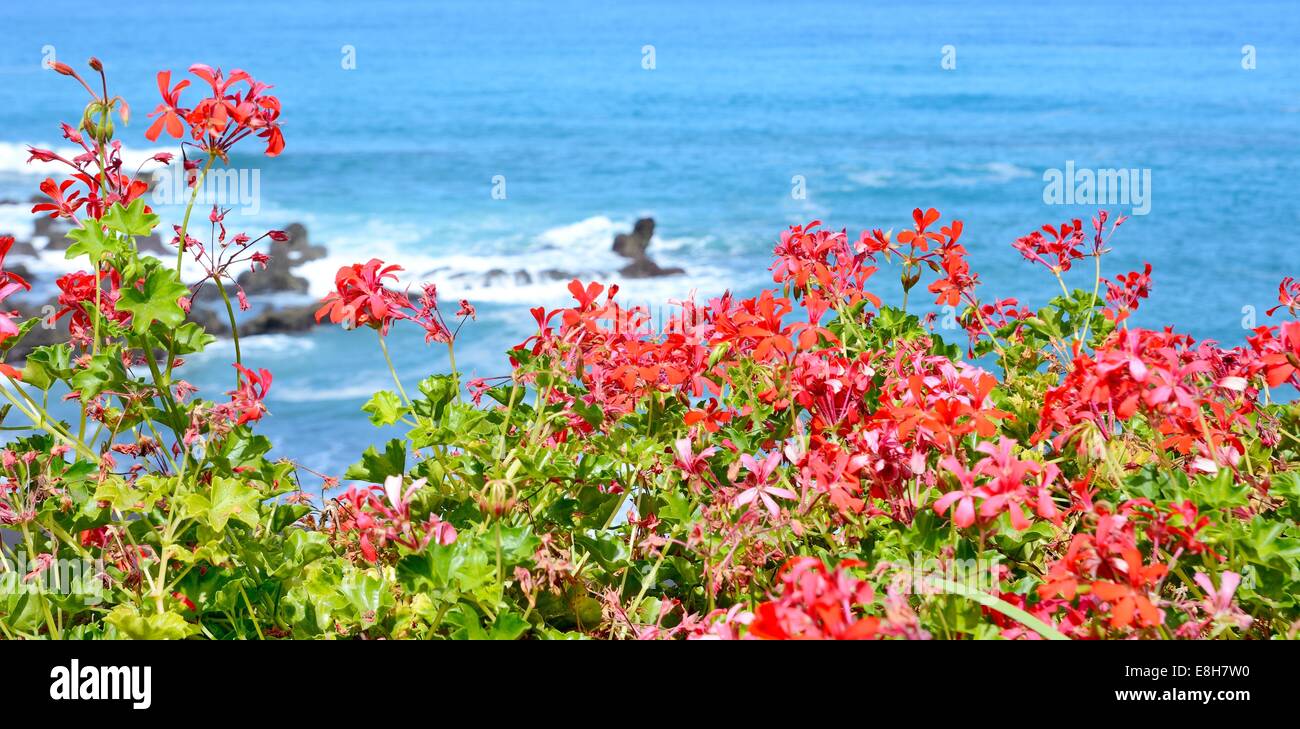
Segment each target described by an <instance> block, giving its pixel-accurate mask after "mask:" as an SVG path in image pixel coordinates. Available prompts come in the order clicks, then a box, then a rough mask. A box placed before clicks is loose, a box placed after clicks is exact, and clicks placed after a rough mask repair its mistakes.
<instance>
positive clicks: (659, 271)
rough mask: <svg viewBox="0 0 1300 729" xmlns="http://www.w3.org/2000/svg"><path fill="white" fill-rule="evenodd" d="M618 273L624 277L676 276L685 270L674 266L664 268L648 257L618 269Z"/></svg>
mask: <svg viewBox="0 0 1300 729" xmlns="http://www.w3.org/2000/svg"><path fill="white" fill-rule="evenodd" d="M619 273H620V274H622V275H623V276H624V277H626V278H654V277H656V276H676V275H678V274H683V273H686V270H685V269H682V268H678V267H676V266H670V267H668V268H664V267H663V266H660V265H659V264H658V263H655V262H654V261H652V260H650V259H649V258H641V259H638V260H635V261H633V262H632V263H629V264H628V265H626V266H624V267H623V268H621V269H619Z"/></svg>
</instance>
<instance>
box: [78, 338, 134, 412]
mask: <svg viewBox="0 0 1300 729" xmlns="http://www.w3.org/2000/svg"><path fill="white" fill-rule="evenodd" d="M68 382H69V384H70V385H71V386H72V389H73V390H75V391H76V392H78V393H80V394H81V401H82V402H89V401H90V400H91V399H93V398H95V397H96V396H98V395H99V393H101V392H103V391H104V390H106V389H110V388H111V389H115V390H117V389H119V386H120V385H121V384H122V383H124V382H126V368H125V367H124V366H123V365H122V357H121V355H120V354H119V352H118V350H117V348H116V347H113V348H110V349H103V350H100V352H99V354H97V355H95V356H94V357H92V358H91V359H90V361H89V362H88V363H86V366H85V367H83V368H81V369H79V370H76V371H75V372H73V373H72V377H71V378H69V380H68Z"/></svg>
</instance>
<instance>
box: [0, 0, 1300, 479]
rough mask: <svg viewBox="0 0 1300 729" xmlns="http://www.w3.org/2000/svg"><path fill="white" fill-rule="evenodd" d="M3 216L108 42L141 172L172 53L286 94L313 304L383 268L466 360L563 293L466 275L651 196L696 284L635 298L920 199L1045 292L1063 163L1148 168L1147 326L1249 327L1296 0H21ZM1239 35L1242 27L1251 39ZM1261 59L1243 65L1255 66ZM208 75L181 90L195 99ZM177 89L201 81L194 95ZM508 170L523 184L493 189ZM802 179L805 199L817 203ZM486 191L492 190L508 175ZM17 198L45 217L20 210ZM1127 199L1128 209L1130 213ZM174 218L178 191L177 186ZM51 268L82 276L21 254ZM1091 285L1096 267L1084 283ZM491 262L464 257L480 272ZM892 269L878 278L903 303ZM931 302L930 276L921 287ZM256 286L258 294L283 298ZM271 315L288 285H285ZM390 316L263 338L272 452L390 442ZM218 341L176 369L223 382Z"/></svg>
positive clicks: (625, 211) (604, 256) (1118, 255)
mask: <svg viewBox="0 0 1300 729" xmlns="http://www.w3.org/2000/svg"><path fill="white" fill-rule="evenodd" d="M0 29H2V30H0V35H2V36H3V39H4V42H3V43H0V200H7V201H10V203H11V204H3V205H0V233H5V232H8V233H14V234H17V235H18V236H19V238H20V239H22V238H24V237H26V236H28V235H30V233H31V226H32V218H31V216H30V215H29V214H28V212H27V210H28V208H29V206H30V204H29V203H26V201H27V200H28V199H29V198H30V197H31V195H32V194H34V193H35V190H36V185H37V183H38V182H39V181H40V179H41V178H40V174H39V172H40V169H41V168H40V165H28V164H26V153H25V151H24V149H25V145H27V144H35V145H38V146H43V147H55V148H62V147H66V143H61V140H60V139H59V134H58V122H59V121H61V120H68V121H75V120H76V119H77V118H79V116H80V114H81V109H82V107H83V105H84V103H85V100H86V99H85V93H84V91H83V90H81V89H80V88H79V87H78V86H77V85H76V84H75V82H73V81H72V80H71V79H68V78H64V77H61V76H58V75H56V74H54V73H52V72H50V71H48V70H46V69H45V68H43V66H42V63H43V61H45V60H46V58H47V57H49V56H50V55H53V56H54V57H56V58H57V59H58V60H61V61H65V62H68V63H71V64H73V65H75V66H77V67H78V68H79V69H84V68H85V66H84V63H85V60H86V59H87V58H88V57H89V56H91V55H96V56H98V57H99V58H101V59H103V61H104V63H105V65H106V67H107V69H108V72H109V76H110V84H111V87H110V91H111V92H112V93H114V94H120V95H122V96H124V97H125V98H126V99H127V100H128V101H129V102H130V103H131V105H132V110H133V114H134V118H133V119H132V121H131V124H130V125H129V126H127V127H121V126H119V128H118V138H119V139H122V140H123V141H124V144H125V145H126V146H127V148H128V151H129V155H128V156H130V157H131V158H132V159H142V158H144V157H147V156H148V155H149V154H151V153H153V152H154V151H159V150H161V149H164V148H166V149H171V150H175V147H174V146H166V147H164V145H163V144H162V142H164V141H166V140H165V139H164V140H160V142H159V143H157V144H154V143H150V142H148V141H147V140H145V139H144V136H143V135H144V130H145V128H146V127H147V126H148V119H147V118H146V115H147V114H148V112H150V111H151V110H152V109H153V107H154V106H155V105H156V104H157V103H158V92H157V87H156V82H155V74H156V72H157V71H158V70H160V69H172V70H173V71H174V72H175V74H176V78H174V79H173V81H175V80H177V79H179V78H180V76H181V75H182V74H183V72H184V69H186V68H187V67H188V66H189V65H190V64H192V63H196V62H203V63H207V64H210V65H213V66H221V67H224V68H226V69H232V68H243V69H245V70H247V71H249V72H250V73H252V74H253V75H254V76H255V77H257V78H258V79H260V80H264V81H266V82H269V83H272V84H274V85H275V90H274V93H277V94H278V95H279V97H280V99H281V101H282V103H283V105H284V116H283V120H284V132H285V136H286V138H287V143H288V146H287V149H286V150H285V152H284V154H283V155H282V156H281V157H279V158H276V159H266V158H264V157H262V156H260V155H259V154H257V152H258V150H257V148H256V147H255V145H249V146H247V147H244V148H243V150H242V152H241V153H240V154H238V155H236V156H235V157H234V158H233V159H232V161H231V164H232V166H233V167H235V168H237V169H243V170H248V171H256V173H257V174H258V183H259V186H258V196H257V199H256V201H255V202H256V206H255V207H257V208H258V210H257V212H256V214H255V215H251V214H250V215H243V216H241V215H240V214H239V211H238V210H236V212H234V213H232V214H231V215H230V217H229V218H228V219H227V225H228V227H230V228H232V229H233V230H241V229H242V230H247V231H248V232H250V233H252V234H254V235H257V234H259V233H260V232H262V231H264V230H266V229H268V228H279V227H284V226H286V225H287V224H289V223H293V222H300V223H303V224H304V225H306V226H307V228H308V229H309V231H310V235H311V240H312V242H313V243H319V244H323V245H325V246H327V247H328V250H329V256H328V257H327V258H325V259H322V260H320V261H315V262H312V263H311V264H308V265H307V266H305V267H304V268H303V269H301V270H300V273H301V274H302V275H304V276H306V277H308V278H309V279H310V280H311V282H312V287H313V292H312V293H313V295H316V296H319V295H321V294H323V293H324V292H325V291H326V290H328V288H329V286H330V283H331V279H332V276H333V273H334V270H336V269H337V267H338V266H340V265H343V264H345V263H351V262H354V261H364V260H366V259H369V258H371V257H379V258H383V259H385V260H388V261H391V262H394V263H399V264H401V265H403V266H404V267H405V268H406V276H405V278H404V282H405V283H411V284H415V283H418V282H419V281H421V280H423V279H424V278H426V277H427V278H431V279H432V280H435V281H437V282H438V283H439V290H440V291H441V292H442V295H443V296H444V297H445V298H446V300H447V305H448V306H449V307H451V309H452V310H454V308H455V301H456V300H457V299H458V298H460V297H461V296H465V297H467V298H469V299H471V300H472V301H473V302H475V303H476V304H477V306H478V312H479V317H478V321H477V322H474V323H471V324H470V325H468V326H467V327H466V328H465V330H464V332H463V334H462V337H463V341H462V343H461V346H460V347H459V348H458V355H459V356H458V359H459V360H460V364H461V365H462V367H463V369H464V370H465V371H466V376H476V375H481V376H490V375H501V374H505V373H507V372H508V364H507V362H506V361H505V358H504V356H503V355H502V353H503V352H504V351H505V350H506V349H507V348H508V347H509V346H510V345H512V344H514V343H516V342H518V341H520V340H522V339H523V338H524V337H526V336H528V334H530V333H531V323H532V318H531V317H530V316H529V315H528V313H527V311H526V310H527V308H528V307H529V306H535V305H546V306H552V307H553V306H557V305H559V304H561V303H563V302H564V300H565V292H564V286H563V283H558V284H556V283H545V284H530V285H523V286H515V285H511V284H503V285H498V286H492V287H487V288H483V287H469V286H467V285H465V283H464V282H465V281H466V280H467V279H465V278H463V277H462V278H457V277H456V276H455V274H457V273H464V272H473V271H477V272H486V271H490V270H492V269H498V268H499V269H502V270H506V271H511V272H513V271H515V270H517V269H524V270H528V271H532V272H540V271H543V270H545V269H564V270H575V271H584V272H594V273H596V274H601V278H604V279H605V280H606V281H607V282H614V281H617V277H616V276H613V275H608V274H610V273H611V272H613V271H616V270H617V268H618V267H619V266H620V265H621V264H620V261H619V260H618V259H617V258H615V257H614V256H613V255H612V254H611V253H610V252H609V246H610V243H611V241H612V238H613V236H614V235H615V234H616V233H618V232H621V231H626V230H628V229H630V227H631V225H632V223H633V222H634V221H635V220H636V219H637V218H638V217H641V216H647V215H648V216H653V217H654V218H655V220H656V221H657V223H658V232H657V234H656V237H655V241H654V243H653V245H652V247H651V251H650V252H651V254H652V255H653V256H654V257H655V258H656V259H657V260H658V261H659V263H661V264H662V265H677V266H682V267H684V268H685V269H686V270H687V275H685V276H680V277H671V278H663V279H656V280H651V281H625V282H620V283H621V284H622V285H623V294H620V296H622V297H624V298H626V300H627V301H628V302H629V303H640V304H651V305H656V304H662V303H663V302H665V301H667V300H669V299H672V298H680V297H682V296H685V295H687V294H689V293H690V292H691V291H692V290H694V291H696V292H697V294H698V295H699V296H701V297H709V296H713V295H717V294H719V293H721V292H722V291H724V290H726V289H731V290H733V291H736V292H738V293H743V294H751V293H753V292H755V291H756V290H758V288H759V287H761V286H762V285H764V283H765V282H767V281H770V278H769V274H768V273H767V270H766V269H767V266H768V265H769V263H770V253H771V249H772V245H773V242H774V241H775V240H776V238H777V236H778V234H779V232H780V231H781V230H782V229H784V228H785V227H786V226H789V225H791V224H797V223H806V222H808V221H810V220H814V219H819V220H822V221H824V222H825V223H826V224H827V225H829V226H833V227H835V228H841V227H844V228H848V229H849V231H850V233H851V234H854V235H855V234H856V232H857V231H858V230H860V229H862V228H876V227H879V228H885V229H888V228H898V227H902V226H904V225H906V224H907V223H908V221H909V220H910V213H911V210H912V209H913V208H914V207H918V206H920V207H936V208H938V209H940V210H941V211H942V212H943V213H944V214H945V218H947V217H955V218H960V219H962V220H963V221H965V229H966V236H965V241H966V243H967V247H968V249H969V250H970V252H971V258H972V262H973V265H974V266H975V268H976V270H977V271H978V272H979V274H980V275H981V278H982V280H983V283H984V287H983V292H984V295H985V296H999V297H1001V296H1016V297H1019V298H1020V299H1021V300H1022V301H1025V302H1027V303H1029V304H1031V305H1041V304H1042V303H1043V302H1045V301H1046V300H1047V299H1049V298H1050V297H1051V296H1052V295H1053V293H1054V292H1055V291H1056V283H1055V281H1054V280H1053V279H1052V278H1051V277H1050V276H1048V275H1046V274H1045V273H1044V272H1043V271H1041V270H1039V269H1036V268H1035V267H1033V266H1031V265H1030V264H1028V263H1025V262H1023V261H1022V260H1021V259H1020V257H1019V255H1018V254H1017V253H1015V251H1013V250H1012V249H1011V247H1010V245H1009V244H1010V242H1011V241H1012V240H1014V239H1015V238H1016V237H1018V236H1020V235H1023V234H1025V233H1028V232H1030V231H1032V230H1034V229H1036V228H1037V227H1038V226H1039V225H1041V224H1044V223H1053V222H1054V223H1059V222H1062V221H1065V220H1068V219H1070V218H1073V217H1084V216H1088V215H1091V214H1093V213H1095V211H1096V210H1097V209H1098V207H1097V206H1095V205H1091V206H1090V205H1075V206H1063V205H1048V204H1046V203H1045V202H1044V184H1045V183H1044V174H1045V173H1046V172H1047V171H1048V170H1053V169H1064V168H1065V166H1066V164H1067V162H1070V161H1072V162H1073V163H1074V166H1075V167H1076V168H1087V169H1100V168H1114V169H1125V170H1138V171H1149V173H1150V179H1151V188H1150V190H1149V195H1150V196H1149V199H1148V202H1149V205H1150V210H1149V213H1148V214H1146V215H1141V216H1134V217H1133V218H1131V219H1130V220H1129V221H1128V222H1127V223H1125V225H1124V226H1123V227H1122V228H1121V231H1120V233H1119V234H1118V235H1117V237H1116V238H1115V239H1114V252H1113V253H1112V254H1111V255H1110V256H1109V258H1108V259H1107V271H1108V274H1109V275H1111V276H1114V275H1117V274H1120V273H1123V272H1127V271H1129V270H1133V269H1140V268H1141V266H1142V264H1143V263H1144V262H1150V263H1151V264H1152V266H1153V268H1154V280H1155V285H1154V289H1153V291H1152V298H1151V300H1150V301H1149V302H1147V303H1144V304H1143V306H1142V309H1141V311H1140V312H1139V313H1138V314H1137V316H1136V320H1137V323H1139V324H1142V325H1146V326H1163V325H1165V324H1175V325H1176V326H1177V327H1178V329H1180V330H1182V331H1186V332H1189V333H1191V334H1193V335H1195V336H1197V337H1203V338H1213V339H1216V340H1218V341H1221V342H1225V343H1229V344H1235V343H1239V342H1241V341H1242V340H1243V339H1244V336H1245V329H1244V327H1243V324H1249V323H1251V322H1250V316H1251V315H1250V312H1251V311H1252V310H1251V309H1250V308H1249V307H1253V310H1254V311H1255V312H1257V313H1256V314H1255V318H1256V319H1258V320H1259V321H1261V322H1262V321H1264V320H1265V317H1264V314H1263V312H1264V310H1265V309H1267V308H1268V307H1270V306H1272V305H1273V303H1275V299H1276V295H1277V284H1278V281H1279V279H1281V278H1282V277H1283V276H1284V275H1288V274H1291V275H1300V249H1298V248H1297V243H1298V241H1300V233H1297V231H1300V204H1298V203H1300V196H1298V195H1297V192H1296V181H1297V179H1300V155H1298V154H1297V153H1298V152H1300V3H1297V2H1295V1H1294V0H1288V1H1279V0H1261V1H1259V2H1251V3H1241V4H1238V3H1231V2H1216V1H1209V0H1206V1H1197V2H1131V1H1128V0H1125V1H1123V2H1116V1H1113V0H1098V1H1093V2H1087V3H1075V4H1070V5H1068V6H1065V5H1062V6H1058V5H1057V4H1054V3H1044V2H1018V1H1017V2H1012V1H1008V0H999V1H990V2H970V1H969V0H949V1H946V2H920V1H914V2H906V3H885V2H825V3H812V4H803V3H788V2H785V3H774V2H773V3H769V2H710V3H699V2H676V1H671V0H660V1H659V2H618V3H614V2H572V1H568V0H552V1H550V2H487V1H484V0H476V1H473V2H428V3H409V4H408V3H399V2H392V1H391V0H387V1H385V0H380V1H378V2H347V3H337V4H335V3H319V2H284V3H280V2H277V3H270V2H264V1H258V2H252V1H248V0H229V1H228V2H223V3H219V4H211V3H171V4H156V3H118V2H96V3H87V4H80V5H77V6H76V9H75V11H72V10H70V9H69V8H68V7H66V6H64V5H62V4H58V3H28V2H18V1H17V0H0ZM1247 47H1248V48H1247ZM1248 66H1250V67H1249V68H1248ZM192 91H193V90H192V89H191V90H190V91H189V92H187V93H191V92H192ZM188 98H193V97H192V96H190V97H188ZM503 186H504V192H505V195H504V199H499V198H501V195H500V194H499V193H500V192H501V190H502V187H503ZM800 186H802V188H803V190H804V192H805V193H806V194H804V195H798V194H794V193H796V192H798V191H797V189H796V188H798V187H800ZM494 190H495V191H496V192H497V193H498V194H497V195H495V196H494V194H493V193H494ZM13 201H21V202H22V203H25V204H12V203H13ZM1108 207H1110V208H1111V209H1112V210H1114V211H1115V212H1116V213H1126V212H1129V211H1130V210H1131V208H1132V207H1134V205H1123V204H1117V205H1110V206H1108ZM160 212H161V213H162V214H163V216H164V218H165V219H166V221H167V222H169V223H170V222H174V221H176V220H177V219H178V218H179V208H177V207H175V206H171V207H165V206H164V207H160ZM14 261H15V262H22V263H23V264H24V265H26V266H27V267H28V268H29V270H32V271H33V272H34V273H35V274H36V276H37V278H38V280H39V281H40V282H41V283H42V284H43V285H45V286H47V287H48V286H49V284H50V283H51V282H52V281H53V279H54V277H55V276H57V275H58V273H59V272H60V271H64V270H68V265H69V264H68V263H66V262H63V261H62V260H61V257H60V256H58V255H53V256H44V257H42V258H40V259H39V260H31V259H27V260H22V259H14ZM1076 273H1077V274H1078V275H1077V276H1075V277H1073V278H1072V279H1071V283H1072V284H1076V285H1079V286H1085V285H1087V284H1090V283H1091V272H1090V270H1089V271H1078V272H1076ZM471 278H474V277H471ZM895 281H896V276H895V275H886V274H881V276H880V278H879V285H878V288H879V290H880V292H881V293H882V294H884V295H885V297H886V299H891V298H893V299H896V298H897V297H896V294H895V289H896V288H897V285H896V283H895ZM915 298H916V297H914V300H915ZM262 303H265V302H262ZM281 303H293V302H292V301H288V300H286V301H282V302H281ZM374 339H375V337H374V333H373V332H370V331H359V332H345V331H341V330H339V329H337V328H332V327H331V328H321V329H319V330H317V331H316V332H314V333H312V334H309V335H304V336H290V335H267V336H264V337H257V338H253V339H250V340H248V341H246V342H245V343H244V358H245V360H246V362H247V363H248V364H250V365H253V366H256V367H265V368H268V369H270V370H271V371H272V372H273V373H274V376H275V382H274V385H273V386H272V388H271V393H270V397H269V399H268V403H269V406H270V410H271V415H270V416H269V417H268V418H267V419H265V420H264V421H263V423H262V432H264V433H267V434H268V435H269V436H270V437H271V438H272V440H273V442H274V443H275V447H276V452H277V453H278V454H280V455H284V456H288V457H292V458H295V459H296V460H298V461H300V462H301V463H303V464H305V465H308V466H310V467H313V468H315V469H318V470H323V471H326V472H330V473H336V474H337V473H341V471H342V470H343V469H344V468H345V467H346V465H347V464H348V463H350V462H352V461H354V460H356V458H357V456H358V455H359V453H360V451H361V450H362V449H363V447H364V446H365V445H367V444H369V443H372V442H376V441H379V440H382V439H383V438H384V437H386V435H388V434H387V433H381V432H378V431H376V430H374V429H373V428H372V427H371V426H370V425H369V423H368V422H367V421H366V419H365V417H364V415H363V414H362V413H361V412H360V411H359V408H360V406H361V405H362V403H363V402H364V401H365V400H366V398H367V396H368V395H369V393H371V392H372V391H373V390H374V389H376V388H380V387H384V386H386V385H387V384H389V383H390V380H389V376H388V372H387V369H386V367H385V365H384V362H383V358H382V356H381V354H380V352H379V350H378V348H377V346H376V343H375V341H374ZM392 342H393V349H394V354H395V358H396V360H397V365H398V368H399V369H400V371H401V372H402V374H403V377H404V378H405V379H407V380H408V381H410V382H412V383H413V382H414V381H416V380H418V379H419V378H420V377H421V376H423V375H424V374H428V373H431V372H437V371H445V368H446V357H445V352H444V351H443V349H442V348H441V347H438V346H436V345H435V346H426V345H425V344H424V342H423V340H422V337H421V335H420V332H418V331H414V330H413V328H407V329H403V328H401V327H399V328H397V330H395V332H394V334H393V335H392ZM232 359H233V352H232V349H231V347H230V345H229V343H221V344H218V345H216V346H214V347H213V348H212V349H211V350H210V351H209V352H208V353H207V354H205V355H204V356H202V357H200V358H196V359H194V360H191V362H190V363H189V364H187V366H186V369H187V370H188V372H187V374H186V376H187V378H188V379H190V380H191V381H192V382H194V383H195V384H197V385H199V386H200V387H201V388H202V389H203V391H204V394H205V395H206V396H208V397H216V398H221V397H222V393H223V392H224V391H225V390H227V389H229V387H230V385H231V382H232V379H233V376H232V375H233V373H232V370H231V368H230V362H231V361H232Z"/></svg>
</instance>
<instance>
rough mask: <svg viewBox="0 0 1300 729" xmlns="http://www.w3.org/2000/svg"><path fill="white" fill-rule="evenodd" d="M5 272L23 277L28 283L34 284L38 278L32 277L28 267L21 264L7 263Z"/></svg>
mask: <svg viewBox="0 0 1300 729" xmlns="http://www.w3.org/2000/svg"><path fill="white" fill-rule="evenodd" d="M5 271H7V272H8V273H13V274H17V275H19V276H22V277H23V280H24V281H26V282H27V283H32V282H33V281H35V280H36V277H35V276H34V275H32V272H31V271H28V270H27V267H26V266H24V265H23V264H21V263H6V264H5Z"/></svg>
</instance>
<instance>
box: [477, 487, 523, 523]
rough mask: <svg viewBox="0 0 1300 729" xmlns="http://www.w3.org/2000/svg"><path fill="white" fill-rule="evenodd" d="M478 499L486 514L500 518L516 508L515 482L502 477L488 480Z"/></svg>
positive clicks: (479, 505) (480, 507) (481, 508)
mask: <svg viewBox="0 0 1300 729" xmlns="http://www.w3.org/2000/svg"><path fill="white" fill-rule="evenodd" d="M476 500H477V501H478V508H479V510H481V511H482V512H483V514H484V516H490V517H493V518H496V519H500V518H501V517H503V516H505V515H506V514H509V513H510V512H511V511H513V510H514V508H515V487H514V484H512V483H510V482H509V481H507V480H505V479H501V478H498V479H495V480H492V481H488V483H487V486H486V487H484V489H483V491H482V492H481V493H479V495H478V496H477V497H476Z"/></svg>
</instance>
